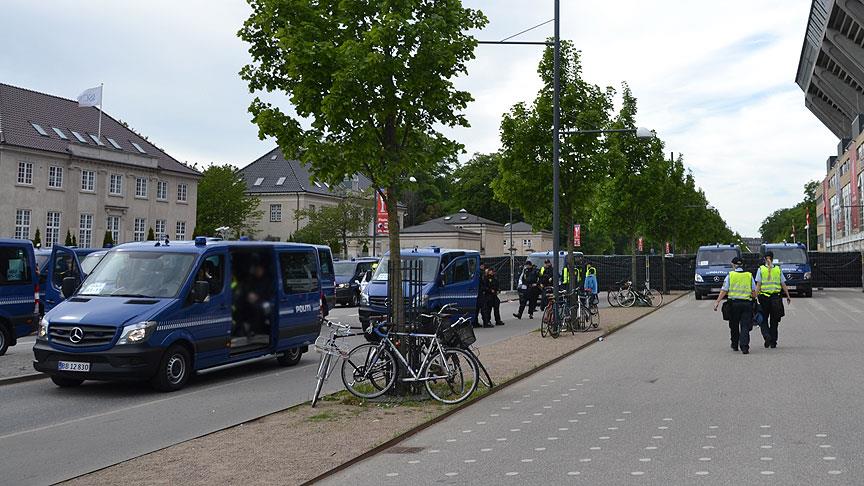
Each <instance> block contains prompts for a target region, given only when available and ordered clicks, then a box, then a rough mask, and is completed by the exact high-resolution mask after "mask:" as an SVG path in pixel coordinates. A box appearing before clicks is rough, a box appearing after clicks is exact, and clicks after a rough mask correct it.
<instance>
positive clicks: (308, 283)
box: [279, 251, 318, 294]
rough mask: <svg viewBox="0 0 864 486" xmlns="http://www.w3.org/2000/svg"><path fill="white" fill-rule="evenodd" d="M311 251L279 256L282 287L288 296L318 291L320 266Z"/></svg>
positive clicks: (287, 253)
mask: <svg viewBox="0 0 864 486" xmlns="http://www.w3.org/2000/svg"><path fill="white" fill-rule="evenodd" d="M315 260H316V258H315V254H314V253H313V252H311V251H304V252H283V253H280V254H279V267H281V270H282V286H283V288H284V290H285V293H286V294H304V293H307V292H315V291H317V290H318V265H317V263H316V262H315Z"/></svg>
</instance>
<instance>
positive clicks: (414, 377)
mask: <svg viewBox="0 0 864 486" xmlns="http://www.w3.org/2000/svg"><path fill="white" fill-rule="evenodd" d="M390 336H403V337H411V338H422V339H425V340H427V341H431V343H432V347H431V348H430V349H429V351H427V352H426V354H425V355H424V356H423V361H422V362H421V363H420V366H418V367H417V371H415V370H414V369H413V368H412V367H411V365H409V364H408V360H406V359H405V356H404V355H403V354H402V352H401V351H399V348H398V347H396V345H395V344H393V341H392V340H391V339H390ZM385 347H387V348H389V349H390V351H392V352H393V353H394V354H395V355H396V357H397V358H398V359H399V361H400V362H402V366H404V367H405V369H406V370H408V373H410V374H411V376H408V377H404V378H402V381H403V382H422V381H431V380H437V379H440V378H447V376H430V377H428V378H421V377H420V372H421V371H422V370H423V369H424V368H425V367H426V365H427V364H428V363H429V360H430V359H431V357H432V356H433V355H434V354H435V353H436V352H437V354H438V355H439V356H440V357H441V361H442V362H443V363H444V366H445V367H446V368H447V373H448V375H449V373H450V372H451V369H450V365H449V364H448V363H447V359H446V357H445V356H444V348H442V347H441V343H440V342H439V341H438V336H437V335H435V334H417V333H411V332H391V333H388V334H387V337H385V338H384V339H381V342H380V343H379V344H378V347H377V348H375V349H376V354H375V359H374V361H372V363H371V365H374V364H375V363H376V362H377V361H378V356H380V354H379V353H380V351H381V350H382V349H384V348H385ZM372 368H373V366H368V368H367V369H366V372H365V373H364V374H363V379H366V378H368V375H369V372H370V371H371V370H372Z"/></svg>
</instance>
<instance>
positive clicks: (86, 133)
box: [0, 83, 201, 176]
mask: <svg viewBox="0 0 864 486" xmlns="http://www.w3.org/2000/svg"><path fill="white" fill-rule="evenodd" d="M31 123H35V124H38V125H39V126H41V127H42V128H43V129H44V130H45V133H46V134H47V135H40V134H39V133H38V132H37V131H36V129H35V128H34V127H33V125H31ZM98 126H99V109H98V108H96V107H92V106H91V107H87V108H81V107H79V106H78V102H77V101H75V100H69V99H66V98H61V97H59V96H54V95H49V94H45V93H39V92H37V91H32V90H29V89H25V88H18V87H16V86H11V85H8V84H3V83H0V146H2V145H9V146H16V147H23V148H28V149H36V150H45V151H48V152H57V153H61V154H70V153H72V151H71V150H70V148H69V147H70V146H71V147H73V150H74V147H75V146H80V147H83V146H87V147H90V148H91V149H94V148H99V149H102V150H106V151H110V152H114V153H117V154H132V155H135V156H141V157H149V158H155V159H157V163H158V167H159V168H160V169H162V170H168V171H172V172H179V173H182V174H188V175H193V176H200V175H201V173H200V172H198V171H197V170H195V169H192V168H191V167H188V166H186V165H184V164H182V163H181V162H180V161H178V160H176V159H174V158H173V157H171V156H170V155H168V154H166V153H165V152H163V151H162V150H161V149H159V148H158V147H156V146H155V145H153V144H151V143H150V142H148V141H147V140H145V139H144V138H143V137H141V136H139V135H138V134H137V133H135V132H134V131H132V130H130V129H128V128H126V127H124V126H123V125H122V124H121V123H120V122H118V121H117V120H115V119H114V118H112V117H111V116H110V115H108V114H107V113H105V112H103V113H102V139H101V140H102V143H104V144H105V145H104V146H101V147H100V146H98V145H96V144H95V143H94V142H93V139H91V138H90V134H92V135H93V136H94V137H95V136H96V135H97V133H98ZM54 127H56V128H58V129H60V130H61V131H62V132H63V133H64V134H65V135H66V137H67V138H68V140H63V139H61V138H60V137H59V136H58V135H57V133H55V132H54V130H53V128H54ZM72 130H74V131H76V132H78V133H80V134H81V135H82V136H83V137H84V138H85V140H86V143H81V142H79V141H78V140H76V138H75V137H74V135H72V132H71V131H72ZM108 137H110V138H111V139H112V140H114V141H115V142H117V144H118V145H119V146H120V147H121V148H120V149H116V148H114V147H113V145H112V144H111V143H110V142H109V141H108V140H107V138H108ZM133 142H134V143H136V144H138V146H140V147H141V148H142V149H144V151H145V152H146V153H145V154H141V153H140V152H139V151H138V149H136V148H135V147H134V146H133V145H132V143H133Z"/></svg>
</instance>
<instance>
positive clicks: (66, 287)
mask: <svg viewBox="0 0 864 486" xmlns="http://www.w3.org/2000/svg"><path fill="white" fill-rule="evenodd" d="M77 288H78V278H76V277H66V278H64V279H63V283H62V284H61V287H60V292H61V293H62V294H63V298H64V299H68V298H69V297H71V296H72V294H74V293H75V289H77Z"/></svg>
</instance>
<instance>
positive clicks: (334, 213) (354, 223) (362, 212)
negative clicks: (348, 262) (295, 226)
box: [291, 198, 373, 258]
mask: <svg viewBox="0 0 864 486" xmlns="http://www.w3.org/2000/svg"><path fill="white" fill-rule="evenodd" d="M372 201H373V199H371V198H358V199H355V198H345V199H343V200H342V201H341V202H340V203H339V204H338V205H336V206H322V207H320V208H318V209H301V210H299V211H297V212H296V213H295V216H294V217H295V218H297V219H298V220H299V219H304V218H305V219H306V220H307V221H306V223H305V224H304V226H303V227H302V228H300V229H299V230H297V231H295V232H294V234H292V235H291V241H298V242H303V243H313V244H317V245H327V246H329V247H330V249H331V250H333V253H334V254H339V253H342V255H343V257H346V258H347V256H348V255H347V253H346V252H347V250H348V238H350V237H356V236H361V237H366V236H367V229H368V228H369V222H370V221H372Z"/></svg>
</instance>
